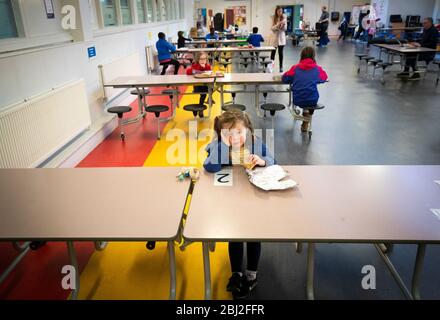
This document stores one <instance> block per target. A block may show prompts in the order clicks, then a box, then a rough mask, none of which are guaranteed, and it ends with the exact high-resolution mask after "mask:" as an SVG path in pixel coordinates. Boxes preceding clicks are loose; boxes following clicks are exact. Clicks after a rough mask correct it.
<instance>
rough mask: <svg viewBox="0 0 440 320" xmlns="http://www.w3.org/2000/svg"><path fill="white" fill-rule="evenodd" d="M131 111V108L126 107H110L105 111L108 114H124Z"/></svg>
mask: <svg viewBox="0 0 440 320" xmlns="http://www.w3.org/2000/svg"><path fill="white" fill-rule="evenodd" d="M130 111H131V107H127V106H118V107H111V108H108V109H107V112H109V113H117V114H118V115H119V114H121V115H122V114H123V113H126V112H130Z"/></svg>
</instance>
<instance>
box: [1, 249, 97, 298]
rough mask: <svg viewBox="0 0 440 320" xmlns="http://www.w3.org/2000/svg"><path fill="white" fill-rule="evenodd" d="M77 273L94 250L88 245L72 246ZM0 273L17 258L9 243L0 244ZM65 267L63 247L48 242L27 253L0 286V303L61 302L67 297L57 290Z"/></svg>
mask: <svg viewBox="0 0 440 320" xmlns="http://www.w3.org/2000/svg"><path fill="white" fill-rule="evenodd" d="M75 249H76V252H77V258H78V265H79V269H80V272H81V271H82V270H83V269H84V267H85V266H86V263H87V261H88V260H89V258H90V256H91V255H92V253H93V251H94V249H95V247H94V245H93V244H92V243H90V242H76V243H75ZM0 252H1V255H0V272H3V271H4V270H5V269H6V267H7V266H8V265H9V264H10V263H11V262H12V261H13V259H14V258H15V257H16V256H17V254H18V252H17V251H15V249H13V248H12V244H11V243H10V242H2V243H0ZM68 264H69V256H68V254H67V246H66V244H65V243H63V242H50V243H47V244H46V245H45V246H43V247H41V248H40V249H38V250H36V251H32V250H30V251H29V252H28V253H27V255H26V256H25V257H24V258H23V260H22V261H21V262H20V263H19V264H18V265H17V267H16V268H15V269H14V270H13V271H12V272H11V273H10V274H9V276H8V277H7V278H6V280H5V281H4V282H3V283H2V284H1V285H0V300H15V299H17V300H25V299H33V300H52V299H53V300H56V299H60V300H64V299H67V297H68V296H69V294H70V291H69V290H64V289H63V288H62V287H61V280H62V278H63V276H64V275H63V274H62V273H61V269H62V267H63V266H64V265H68Z"/></svg>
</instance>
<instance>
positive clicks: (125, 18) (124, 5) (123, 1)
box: [120, 0, 132, 24]
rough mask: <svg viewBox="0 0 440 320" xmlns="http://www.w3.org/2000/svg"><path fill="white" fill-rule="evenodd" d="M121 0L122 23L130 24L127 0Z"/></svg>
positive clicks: (128, 2)
mask: <svg viewBox="0 0 440 320" xmlns="http://www.w3.org/2000/svg"><path fill="white" fill-rule="evenodd" d="M120 1H121V13H122V24H132V20H131V8H130V2H131V1H129V0H120Z"/></svg>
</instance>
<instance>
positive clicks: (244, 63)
mask: <svg viewBox="0 0 440 320" xmlns="http://www.w3.org/2000/svg"><path fill="white" fill-rule="evenodd" d="M249 64H251V63H250V62H248V61H247V60H246V61H242V62H240V65H241V66H243V67H245V68H246V69H247V66H248V65H249Z"/></svg>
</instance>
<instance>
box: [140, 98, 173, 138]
mask: <svg viewBox="0 0 440 320" xmlns="http://www.w3.org/2000/svg"><path fill="white" fill-rule="evenodd" d="M168 110H170V108H169V107H168V106H165V105H152V106H146V107H145V111H146V112H149V113H154V115H155V116H156V120H157V140H160V119H159V118H160V114H161V113H162V112H166V111H168Z"/></svg>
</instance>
